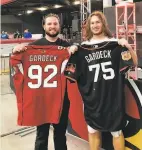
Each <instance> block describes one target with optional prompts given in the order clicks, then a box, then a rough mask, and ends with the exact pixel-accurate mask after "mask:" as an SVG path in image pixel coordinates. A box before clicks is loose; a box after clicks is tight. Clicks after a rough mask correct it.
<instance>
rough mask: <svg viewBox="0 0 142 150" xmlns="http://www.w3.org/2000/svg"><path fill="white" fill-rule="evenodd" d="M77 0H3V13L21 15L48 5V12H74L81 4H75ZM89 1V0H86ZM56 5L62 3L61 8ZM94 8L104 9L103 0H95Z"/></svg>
mask: <svg viewBox="0 0 142 150" xmlns="http://www.w3.org/2000/svg"><path fill="white" fill-rule="evenodd" d="M75 1H80V0H1V15H19V14H22V15H23V14H26V11H27V10H33V11H34V12H38V11H39V10H37V8H40V7H46V8H47V10H46V11H42V12H41V11H40V13H46V12H48V11H49V12H51V10H52V12H56V13H57V12H65V11H67V12H72V11H79V9H80V5H75V4H74V2H75ZM86 1H87V0H86ZM55 5H61V6H62V7H61V8H58V9H55V8H54V7H55ZM91 7H92V9H93V10H95V8H97V9H100V10H101V9H102V0H93V1H92V6H91Z"/></svg>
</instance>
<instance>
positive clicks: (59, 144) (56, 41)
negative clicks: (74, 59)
mask: <svg viewBox="0 0 142 150" xmlns="http://www.w3.org/2000/svg"><path fill="white" fill-rule="evenodd" d="M42 23H43V24H42V25H43V29H44V31H45V33H46V35H45V37H43V38H41V39H39V40H37V41H35V42H32V43H30V44H29V45H46V46H47V45H59V46H63V47H68V46H70V44H69V43H68V42H66V41H63V40H61V39H60V38H58V34H59V31H60V20H59V17H58V16H57V15H56V14H48V15H46V16H45V17H44V18H43V22H42ZM25 50H26V48H25V46H24V45H22V44H20V45H17V46H16V47H14V49H13V53H16V52H21V51H25ZM75 50H76V46H71V47H70V48H69V49H68V52H69V53H74V52H75ZM55 94H56V93H55ZM51 100H52V99H51ZM60 105H62V104H60ZM69 106H70V103H69V99H68V95H67V87H66V88H65V94H64V100H63V106H62V113H61V116H58V119H59V123H58V124H53V123H46V124H42V125H39V126H37V133H36V141H35V150H47V149H48V136H49V128H50V124H52V125H53V127H54V133H53V134H54V147H55V150H67V145H66V135H65V134H66V129H67V124H68V113H69ZM55 111H56V110H55ZM59 114H60V113H59Z"/></svg>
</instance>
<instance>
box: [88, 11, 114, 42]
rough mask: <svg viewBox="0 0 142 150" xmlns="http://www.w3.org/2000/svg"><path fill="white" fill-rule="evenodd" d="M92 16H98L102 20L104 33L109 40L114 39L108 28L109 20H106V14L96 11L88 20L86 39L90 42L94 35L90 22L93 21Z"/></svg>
mask: <svg viewBox="0 0 142 150" xmlns="http://www.w3.org/2000/svg"><path fill="white" fill-rule="evenodd" d="M92 16H97V17H98V18H99V19H100V20H101V22H102V24H103V26H102V30H103V33H104V34H105V36H107V37H109V38H111V37H113V36H112V33H111V31H110V30H109V28H108V24H107V20H106V17H105V16H104V14H103V13H102V12H101V11H94V12H93V13H91V14H90V16H89V17H88V19H87V23H86V39H87V40H90V39H91V38H92V37H93V33H92V31H91V29H90V21H91V18H92Z"/></svg>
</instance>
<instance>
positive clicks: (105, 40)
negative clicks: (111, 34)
mask: <svg viewBox="0 0 142 150" xmlns="http://www.w3.org/2000/svg"><path fill="white" fill-rule="evenodd" d="M109 41H110V42H118V40H117V39H115V38H111V39H108V38H105V39H103V40H90V41H84V42H82V43H81V45H83V44H85V45H92V44H99V43H102V42H109Z"/></svg>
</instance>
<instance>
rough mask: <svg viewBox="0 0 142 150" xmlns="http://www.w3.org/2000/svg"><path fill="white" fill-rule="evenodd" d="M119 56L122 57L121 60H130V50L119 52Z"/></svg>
mask: <svg viewBox="0 0 142 150" xmlns="http://www.w3.org/2000/svg"><path fill="white" fill-rule="evenodd" d="M121 56H122V59H123V60H127V61H128V60H130V59H131V54H130V52H128V51H126V52H122V53H121Z"/></svg>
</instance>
